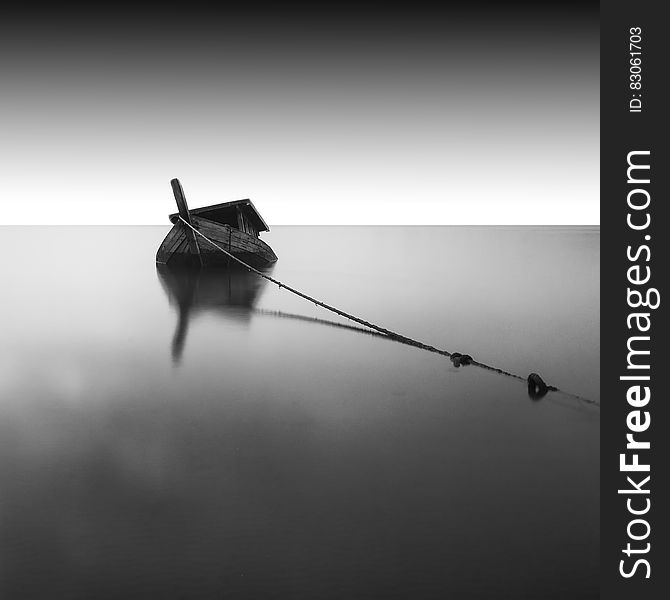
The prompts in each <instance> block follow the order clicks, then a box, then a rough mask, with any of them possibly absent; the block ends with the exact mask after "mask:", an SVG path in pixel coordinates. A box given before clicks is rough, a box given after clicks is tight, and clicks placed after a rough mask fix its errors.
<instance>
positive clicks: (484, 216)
mask: <svg viewBox="0 0 670 600" xmlns="http://www.w3.org/2000/svg"><path fill="white" fill-rule="evenodd" d="M538 4H540V6H539V7H538V6H534V5H532V4H529V5H514V6H511V5H505V7H504V8H501V7H500V5H499V4H498V5H496V4H492V5H489V4H486V3H484V4H478V5H477V6H476V10H474V9H473V10H470V11H465V10H460V9H459V10H456V9H450V8H448V7H447V8H444V9H442V11H441V12H439V13H435V12H431V11H425V10H421V9H420V7H419V6H418V5H417V6H416V7H414V10H413V12H411V13H401V12H389V10H388V9H380V10H375V9H374V8H366V9H365V10H363V9H360V8H359V9H355V10H354V9H351V10H349V9H338V10H328V9H324V8H319V9H318V10H317V9H311V10H305V9H298V8H284V9H282V11H281V12H279V11H276V12H275V13H272V14H270V13H262V14H251V13H242V12H239V11H238V12H235V13H225V12H220V13H217V14H213V13H208V12H206V11H203V10H199V9H198V8H196V7H195V5H193V6H191V5H189V7H188V14H186V15H185V14H183V13H182V14H180V13H177V12H172V13H171V12H169V10H168V9H163V8H161V9H160V11H156V13H138V12H135V13H128V14H119V13H116V12H109V13H100V12H90V13H76V14H71V13H67V12H61V13H59V14H58V15H56V14H46V13H33V14H27V13H25V14H20V13H11V12H7V11H4V12H3V13H2V14H0V73H1V74H2V82H1V84H0V173H1V181H2V199H0V204H1V208H2V211H1V213H0V224H30V223H36V224H44V223H47V224H117V223H123V224H161V223H164V224H167V219H166V215H167V214H168V213H170V212H173V211H174V210H175V205H174V201H173V198H172V194H171V188H170V183H169V181H170V179H171V178H172V177H179V178H180V179H181V181H182V183H183V185H184V189H185V191H186V195H187V199H188V200H189V203H190V205H191V207H197V206H202V205H206V204H212V203H216V202H223V201H227V200H234V199H238V198H246V197H250V198H251V199H252V200H253V201H254V203H255V204H256V206H257V207H258V208H259V210H260V211H261V213H262V214H263V216H264V217H265V219H266V221H268V222H269V223H270V224H271V225H281V224H477V223H484V224H526V223H528V224H598V223H599V222H600V216H599V118H600V115H599V46H598V44H599V29H598V14H597V5H595V6H596V8H594V5H589V8H588V9H584V8H583V5H579V6H580V7H577V8H576V7H574V6H573V5H570V4H565V5H563V4H556V5H554V4H551V3H549V4H542V3H538ZM183 12H186V10H185V9H184V11H183Z"/></svg>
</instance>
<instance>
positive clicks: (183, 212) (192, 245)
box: [170, 179, 202, 266]
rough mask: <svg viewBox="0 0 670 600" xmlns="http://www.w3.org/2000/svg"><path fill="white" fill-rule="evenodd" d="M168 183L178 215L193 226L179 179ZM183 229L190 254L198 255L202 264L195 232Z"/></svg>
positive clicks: (186, 228)
mask: <svg viewBox="0 0 670 600" xmlns="http://www.w3.org/2000/svg"><path fill="white" fill-rule="evenodd" d="M170 184H171V185H172V193H173V194H174V199H175V201H176V202H177V208H178V209H179V216H180V217H181V218H182V219H184V221H186V222H187V223H188V224H189V225H191V226H193V223H192V222H191V213H190V211H189V210H188V204H186V196H184V188H182V187H181V183H179V179H173V180H172V181H170ZM184 230H185V231H186V239H187V240H188V247H189V250H190V251H191V254H194V255H196V256H197V257H198V262H199V263H200V266H202V255H201V254H200V246H199V245H198V238H197V237H196V236H195V232H194V231H193V230H192V229H190V228H189V227H184Z"/></svg>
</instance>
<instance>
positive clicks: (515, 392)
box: [0, 227, 600, 600]
mask: <svg viewBox="0 0 670 600" xmlns="http://www.w3.org/2000/svg"><path fill="white" fill-rule="evenodd" d="M166 231H167V228H165V227H109V228H104V227H96V228H86V227H79V228H77V227H70V228H68V227H52V228H48V227H45V228H37V227H24V228H21V227H16V228H9V227H4V228H0V269H1V272H2V276H3V286H2V287H3V292H2V310H1V311H0V328H1V331H2V336H1V337H0V597H2V598H7V599H8V600H14V599H23V598H31V599H32V598H49V599H50V600H57V599H60V598H67V599H80V598H81V599H92V598H96V599H105V598H124V599H128V598H129V599H133V598H166V599H167V598H189V599H190V598H297V599H302V598H305V599H315V598H417V599H420V598H445V597H451V598H459V599H461V598H462V599H467V598H543V599H551V598H571V599H575V598H589V597H597V590H598V576H599V572H598V571H599V559H598V554H599V508H598V505H599V409H598V408H597V407H593V406H589V405H584V404H582V403H580V402H579V401H577V400H575V399H573V398H570V397H567V396H563V395H561V394H549V395H548V396H546V397H545V398H543V399H541V400H539V401H538V400H531V399H530V398H529V397H528V395H527V392H526V389H525V387H524V385H523V384H522V383H521V382H519V381H515V380H513V379H509V378H506V377H503V376H500V375H497V374H495V373H491V372H487V371H484V370H482V369H479V368H477V367H472V366H470V367H463V368H460V369H457V368H455V367H454V366H453V365H452V364H451V363H450V362H449V361H448V360H447V359H445V358H444V357H441V356H439V355H435V354H429V353H427V352H424V351H421V350H418V349H416V348H412V347H408V346H404V345H401V344H399V343H396V342H392V341H389V340H387V339H381V338H379V337H375V336H372V335H367V334H363V333H361V332H357V331H353V330H351V329H347V328H343V327H337V326H334V325H332V324H328V323H319V322H314V321H313V319H321V320H328V321H332V322H334V323H338V324H346V322H345V321H343V320H341V319H340V318H338V317H336V316H335V315H332V314H330V313H327V312H326V311H324V310H323V309H320V308H317V307H315V306H313V305H311V304H309V303H307V302H305V301H304V300H301V299H299V298H296V297H294V296H291V295H290V294H289V293H288V292H286V291H285V290H279V289H277V287H276V286H273V285H271V284H266V283H264V282H262V281H259V280H258V279H257V278H255V277H253V276H245V275H241V274H237V275H234V276H228V275H227V274H225V273H221V272H217V273H213V274H201V275H200V276H195V275H190V276H188V277H180V276H176V275H175V274H174V273H169V272H167V273H166V272H161V271H159V270H157V269H156V265H155V264H154V254H155V250H156V248H157V247H158V245H159V244H160V241H161V240H162V238H163V236H164V235H165V233H166ZM265 239H266V240H267V241H268V242H269V243H270V244H271V246H272V247H273V248H274V250H275V252H276V253H277V255H278V256H279V262H278V263H277V264H276V266H275V267H274V270H273V272H272V275H273V276H274V277H276V278H278V279H281V280H285V281H286V283H288V284H290V285H293V286H295V287H297V288H299V289H303V290H304V291H306V292H307V293H309V294H311V295H314V296H316V297H318V298H321V299H323V300H325V301H326V302H329V303H331V304H334V305H335V306H338V307H340V308H342V309H343V310H346V311H349V312H352V313H354V314H357V315H359V316H361V317H363V318H366V319H369V320H372V321H374V322H376V323H379V324H380V325H382V326H384V327H387V328H389V329H393V330H396V331H398V332H399V333H402V334H405V335H408V336H411V337H415V338H417V339H420V340H422V341H424V342H426V343H429V344H433V345H435V346H438V347H440V348H444V349H446V350H450V351H459V352H467V353H469V354H471V355H473V356H474V357H475V358H476V359H478V360H481V361H482V362H486V363H489V364H493V365H495V366H498V367H501V368H504V369H507V370H510V371H514V372H518V373H519V374H522V375H527V374H528V373H530V372H531V371H537V372H539V373H541V374H542V375H543V377H544V378H545V379H546V380H547V381H548V382H549V383H552V384H554V385H557V386H559V387H561V388H563V389H566V390H569V391H571V392H574V393H577V394H580V395H582V396H585V397H588V398H590V399H593V400H599V397H598V396H599V384H600V380H599V378H600V374H599V230H598V229H594V228H530V227H520V228H514V227H509V228H497V227H481V228H466V227H453V228H451V227H433V228H422V227H411V228H404V227H388V228H373V227H351V228H348V227H332V228H327V227H319V228H316V227H311V228H308V227H277V228H274V229H273V231H272V232H270V233H269V234H267V235H266V236H265ZM305 317H306V318H305Z"/></svg>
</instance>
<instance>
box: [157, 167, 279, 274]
mask: <svg viewBox="0 0 670 600" xmlns="http://www.w3.org/2000/svg"><path fill="white" fill-rule="evenodd" d="M170 183H171V184H172V191H173V192H174V197H175V201H176V202H177V208H178V209H179V212H176V213H173V214H171V215H170V221H171V222H172V223H173V224H174V225H173V227H172V229H171V230H170V231H169V233H168V234H167V235H166V236H165V239H164V240H163V243H162V244H161V245H160V248H158V252H157V253H156V262H157V263H158V264H170V265H174V264H197V265H206V266H208V265H226V264H230V263H231V262H234V261H231V259H230V258H229V257H228V256H226V254H225V253H223V252H221V250H219V249H218V248H216V246H214V245H212V244H211V243H210V242H208V241H207V240H206V239H205V238H203V237H202V236H200V235H198V234H196V233H195V232H194V231H193V230H192V229H191V228H190V227H189V226H188V225H186V224H185V223H184V221H185V222H186V223H188V224H189V225H191V226H192V227H194V228H195V229H197V230H198V231H199V232H201V233H202V234H203V235H204V236H207V238H209V239H210V240H212V241H213V242H214V243H215V244H217V245H218V246H220V247H221V248H223V249H224V250H226V252H229V253H230V254H232V255H233V256H235V257H236V258H239V259H240V260H242V261H244V262H245V263H248V264H250V265H251V266H253V267H256V268H262V267H267V266H269V265H271V264H272V263H274V262H275V261H276V260H277V255H276V254H275V253H274V252H273V251H272V248H270V246H268V245H267V244H266V243H265V242H264V241H263V240H261V239H260V237H259V235H260V233H261V232H263V231H270V228H269V227H268V225H267V223H266V222H265V221H264V220H263V217H261V215H260V213H259V212H258V211H257V210H256V207H255V206H254V205H253V203H252V202H251V200H235V201H233V202H223V203H221V204H214V205H212V206H204V207H202V208H196V209H194V210H189V208H188V205H187V204H186V197H185V196H184V190H183V188H182V186H181V183H179V180H178V179H173V180H172V181H171V182H170ZM182 219H183V221H182Z"/></svg>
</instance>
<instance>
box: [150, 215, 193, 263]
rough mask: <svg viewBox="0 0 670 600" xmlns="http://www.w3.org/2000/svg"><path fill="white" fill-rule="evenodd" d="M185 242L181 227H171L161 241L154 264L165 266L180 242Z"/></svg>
mask: <svg viewBox="0 0 670 600" xmlns="http://www.w3.org/2000/svg"><path fill="white" fill-rule="evenodd" d="M185 240H186V234H185V233H184V230H183V228H182V227H178V226H176V225H175V226H173V227H172V229H170V231H169V232H168V234H167V235H166V236H165V239H164V240H163V243H162V244H161V245H160V248H158V252H157V253H156V262H159V263H162V264H166V263H167V262H168V260H170V257H171V256H172V254H173V253H174V251H175V249H176V247H177V246H178V245H179V243H180V242H181V241H185Z"/></svg>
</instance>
